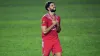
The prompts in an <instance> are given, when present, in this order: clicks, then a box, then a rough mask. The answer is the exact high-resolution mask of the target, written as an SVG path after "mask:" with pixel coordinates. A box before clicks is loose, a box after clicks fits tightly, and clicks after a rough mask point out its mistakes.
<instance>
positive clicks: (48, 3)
mask: <svg viewBox="0 0 100 56" xmlns="http://www.w3.org/2000/svg"><path fill="white" fill-rule="evenodd" d="M51 3H54V2H50V1H48V2H46V4H45V9H46V10H47V11H48V7H49V6H50V4H51Z"/></svg>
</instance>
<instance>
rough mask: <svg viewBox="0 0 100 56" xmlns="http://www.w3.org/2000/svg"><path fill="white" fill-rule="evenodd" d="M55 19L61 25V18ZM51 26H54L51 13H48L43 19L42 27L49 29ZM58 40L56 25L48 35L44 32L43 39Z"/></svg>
mask: <svg viewBox="0 0 100 56" xmlns="http://www.w3.org/2000/svg"><path fill="white" fill-rule="evenodd" d="M55 18H56V19H57V20H58V22H59V24H60V17H59V16H57V15H55ZM51 25H52V17H51V15H50V14H49V13H47V14H45V15H44V16H43V17H42V25H41V26H46V27H47V28H48V27H50V26H51ZM57 38H58V33H57V27H56V25H55V26H54V27H53V28H52V29H51V30H50V31H49V32H48V33H47V34H44V33H43V32H42V39H48V40H52V39H57Z"/></svg>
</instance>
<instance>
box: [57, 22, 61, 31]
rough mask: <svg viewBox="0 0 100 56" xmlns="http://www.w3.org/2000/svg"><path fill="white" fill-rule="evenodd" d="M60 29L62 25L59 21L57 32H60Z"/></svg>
mask: <svg viewBox="0 0 100 56" xmlns="http://www.w3.org/2000/svg"><path fill="white" fill-rule="evenodd" d="M60 31H61V26H60V24H59V23H57V32H58V33H60Z"/></svg>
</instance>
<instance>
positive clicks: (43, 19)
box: [41, 16, 47, 26]
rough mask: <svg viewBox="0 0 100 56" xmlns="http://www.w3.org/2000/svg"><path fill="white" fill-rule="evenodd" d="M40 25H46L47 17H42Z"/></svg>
mask: <svg viewBox="0 0 100 56" xmlns="http://www.w3.org/2000/svg"><path fill="white" fill-rule="evenodd" d="M41 24H42V26H47V18H46V17H45V16H44V17H42V23H41Z"/></svg>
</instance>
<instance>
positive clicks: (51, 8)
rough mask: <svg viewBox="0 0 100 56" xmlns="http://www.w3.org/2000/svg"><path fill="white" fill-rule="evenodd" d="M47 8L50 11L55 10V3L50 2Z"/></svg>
mask: <svg viewBox="0 0 100 56" xmlns="http://www.w3.org/2000/svg"><path fill="white" fill-rule="evenodd" d="M48 10H49V11H51V12H55V11H56V6H55V4H54V3H51V4H50V6H49V8H48Z"/></svg>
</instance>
